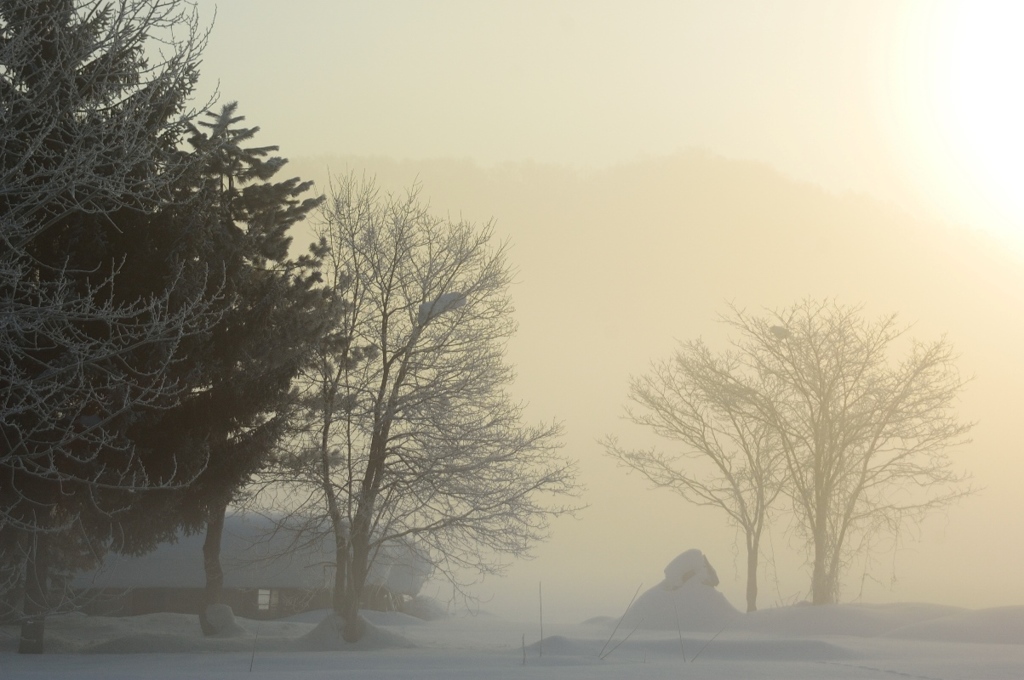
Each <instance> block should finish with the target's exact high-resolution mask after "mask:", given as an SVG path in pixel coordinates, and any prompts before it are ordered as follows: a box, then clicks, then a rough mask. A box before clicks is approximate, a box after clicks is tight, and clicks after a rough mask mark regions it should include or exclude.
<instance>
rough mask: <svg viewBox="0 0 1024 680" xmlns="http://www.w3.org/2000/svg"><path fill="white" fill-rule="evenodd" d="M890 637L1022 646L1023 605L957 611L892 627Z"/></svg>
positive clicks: (1023, 642)
mask: <svg viewBox="0 0 1024 680" xmlns="http://www.w3.org/2000/svg"><path fill="white" fill-rule="evenodd" d="M889 636H890V637H894V638H903V639H907V640H934V641H941V642H982V643H996V644H1012V645H1024V607H1020V606H1016V607H995V608H992V609H981V610H961V611H958V612H956V613H954V614H951V615H949V616H942V617H938V618H932V619H929V620H927V621H919V622H917V623H912V624H909V625H905V626H902V627H900V628H896V629H895V630H893V631H891V632H890V633H889Z"/></svg>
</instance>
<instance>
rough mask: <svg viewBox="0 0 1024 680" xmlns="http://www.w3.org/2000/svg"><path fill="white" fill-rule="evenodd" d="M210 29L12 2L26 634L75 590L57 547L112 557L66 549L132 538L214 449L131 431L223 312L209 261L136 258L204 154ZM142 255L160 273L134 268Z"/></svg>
mask: <svg viewBox="0 0 1024 680" xmlns="http://www.w3.org/2000/svg"><path fill="white" fill-rule="evenodd" d="M152 39H159V40H160V45H161V50H160V51H159V52H151V53H147V49H146V48H147V45H148V44H150V42H151V40H152ZM203 44H204V34H203V33H202V32H201V31H200V30H199V29H198V25H197V19H196V16H195V13H194V11H193V7H192V6H191V5H190V4H187V3H181V2H177V1H171V0H122V1H120V2H113V3H104V2H86V1H83V0H4V1H3V2H0V556H2V557H3V560H4V563H5V567H6V569H5V573H7V574H14V575H18V574H20V575H21V576H22V578H23V588H22V592H23V598H24V615H25V624H24V626H23V633H22V644H21V649H22V650H23V651H30V652H38V651H41V650H42V630H43V623H42V621H43V619H42V616H43V615H44V614H45V612H46V611H49V610H52V609H53V607H55V606H57V604H59V603H58V602H56V601H54V597H55V596H54V590H55V589H53V588H51V587H50V586H51V585H53V584H52V583H51V582H52V581H53V579H52V575H53V574H54V573H55V570H54V569H52V568H51V564H52V563H51V560H53V559H59V561H60V562H61V563H62V564H63V565H67V564H68V563H71V562H78V563H80V564H81V563H85V562H88V561H89V560H93V559H95V554H93V555H90V554H89V553H88V551H84V550H83V551H77V556H75V557H72V556H71V555H69V554H68V552H69V551H68V550H67V549H68V547H69V546H71V545H74V544H75V543H76V542H77V543H79V544H81V545H86V544H91V543H93V542H94V541H93V539H94V538H95V537H100V542H107V543H109V542H112V541H116V540H117V538H118V534H119V532H120V526H121V525H122V520H124V519H125V518H126V517H129V516H130V515H131V514H132V513H131V512H129V510H130V509H131V508H133V506H134V505H135V498H136V495H137V494H138V493H140V492H142V491H145V490H152V489H158V488H163V489H172V488H178V487H182V486H185V485H187V484H189V483H191V482H192V481H193V480H194V479H195V477H196V475H197V474H198V473H199V471H200V470H201V469H202V467H203V465H205V461H203V460H198V459H196V458H195V457H192V456H189V457H182V458H179V457H167V456H147V455H144V452H142V451H140V450H139V449H138V448H137V447H136V446H135V444H134V442H133V441H132V438H131V436H130V430H131V429H132V428H133V427H134V426H135V424H136V423H137V421H138V419H139V418H140V417H141V415H142V414H144V413H146V412H150V411H154V410H160V409H164V408H168V407H170V406H173V405H174V404H175V403H177V402H178V400H179V398H180V396H181V395H182V394H183V392H184V391H185V390H186V389H187V385H184V384H182V383H179V382H176V381H175V380H174V379H173V378H172V377H171V375H172V370H171V369H172V368H173V367H174V366H175V364H176V362H178V361H179V360H180V359H181V358H182V353H181V349H182V342H183V341H185V340H187V339H188V338H190V337H194V336H197V335H199V334H202V333H204V332H205V331H206V330H207V329H208V328H209V327H210V326H211V325H212V323H213V321H215V320H216V315H217V311H216V310H215V309H214V308H213V306H211V305H210V300H209V299H207V298H205V297H204V296H201V295H194V294H193V292H192V290H191V286H190V285H188V279H190V278H192V279H195V278H196V276H197V274H198V272H199V271H200V270H201V269H202V268H201V267H200V265H199V263H185V262H168V261H167V259H166V258H165V257H164V256H163V255H162V254H160V253H158V252H153V253H150V255H152V258H153V259H151V260H150V261H148V262H142V261H139V260H138V259H136V256H137V255H138V253H137V252H135V253H133V255H132V258H129V257H128V254H129V252H130V251H132V250H133V248H134V246H133V245H132V243H131V241H132V239H138V237H139V233H137V232H136V231H135V230H136V229H145V228H146V224H147V219H148V217H149V216H151V215H152V214H153V213H154V211H156V210H157V209H158V208H159V207H160V206H161V205H163V204H164V203H166V201H167V199H168V197H169V195H170V188H171V187H172V186H173V185H174V184H175V183H177V182H178V181H180V179H181V177H182V175H183V173H184V172H185V171H186V170H187V167H186V166H183V165H182V164H183V163H185V162H188V160H189V159H187V158H185V157H183V155H182V154H180V153H179V152H178V151H177V149H176V145H177V143H178V142H179V141H180V139H181V138H182V135H183V133H184V132H185V130H186V129H187V124H188V121H189V118H190V112H189V111H188V110H187V100H188V97H189V96H190V94H191V92H192V89H193V85H194V83H195V80H196V77H197V66H198V63H199V55H200V52H201V49H202V47H203ZM129 223H130V224H132V225H133V226H132V228H131V229H127V228H126V225H127V224H129ZM143 238H144V236H143ZM154 263H157V264H154ZM129 267H137V268H143V269H146V270H148V271H150V275H149V276H147V277H145V279H144V280H140V282H138V283H135V284H132V285H122V284H124V283H126V281H127V280H128V279H129V278H130V277H129V276H128V275H127V274H126V269H127V268H129ZM203 276H205V272H204V273H203ZM58 538H59V542H58V541H57V539H58ZM85 538H88V539H89V540H85ZM79 539H82V540H79ZM11 565H13V568H12V566H11Z"/></svg>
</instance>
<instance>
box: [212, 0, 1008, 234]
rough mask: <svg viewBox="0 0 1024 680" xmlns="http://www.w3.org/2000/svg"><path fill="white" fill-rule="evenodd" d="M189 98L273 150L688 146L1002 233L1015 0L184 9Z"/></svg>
mask: <svg viewBox="0 0 1024 680" xmlns="http://www.w3.org/2000/svg"><path fill="white" fill-rule="evenodd" d="M199 5H200V7H201V10H202V11H203V16H204V17H207V18H212V16H213V11H214V8H216V12H217V19H216V23H215V26H214V31H213V34H212V36H211V39H210V44H209V48H208V49H207V51H206V59H205V62H204V74H205V75H204V86H205V87H206V88H207V89H208V88H210V87H212V86H214V85H215V83H216V82H217V81H219V83H220V89H221V92H222V95H223V97H224V98H225V99H228V100H232V99H237V100H239V101H240V103H241V106H242V109H241V110H242V111H243V112H248V113H249V117H250V120H252V121H253V122H257V123H258V124H259V125H260V126H261V127H262V128H263V129H264V130H265V132H266V135H267V137H268V138H270V139H273V140H275V142H276V143H278V144H280V146H281V147H282V150H283V151H284V153H286V154H288V155H289V156H291V157H295V156H305V155H311V154H324V153H340V154H357V155H384V156H390V157H395V158H434V157H454V158H469V159H473V160H475V161H477V162H481V163H485V164H491V163H496V162H501V161H508V160H523V159H533V160H536V161H545V162H547V161H552V162H558V163H566V164H570V165H573V166H578V167H591V166H601V165H607V164H610V163H613V162H617V161H622V160H633V159H635V158H637V157H641V156H645V155H660V154H664V153H669V152H673V151H676V150H679V149H684V148H688V147H693V146H697V147H703V148H707V149H709V150H711V151H713V152H715V153H719V154H722V155H725V156H727V157H730V158H740V159H752V160H760V161H764V162H767V163H770V164H771V165H773V166H775V167H777V168H779V169H780V170H782V171H784V172H786V173H788V174H790V175H792V176H794V177H796V178H800V179H806V180H810V181H813V182H815V183H818V184H821V185H822V186H824V187H827V188H829V189H833V190H840V191H843V190H853V191H863V192H867V193H869V194H872V195H875V196H878V197H880V198H885V199H889V200H893V201H897V202H898V203H900V204H901V205H903V206H904V207H906V208H908V209H910V210H913V211H914V212H915V213H918V214H925V215H930V216H940V217H942V218H943V219H944V220H947V221H952V222H960V223H968V224H973V225H977V226H979V227H985V228H992V229H999V230H1001V231H1002V232H1003V233H1012V232H1014V231H1017V232H1020V230H1021V229H1022V225H1024V198H1022V197H1021V194H1022V193H1024V192H1020V191H1018V190H1017V187H1019V186H1020V185H1021V182H1022V180H1024V168H1022V165H1021V163H1020V162H1019V159H1020V158H1021V157H1022V156H1024V132H1022V126H1021V125H1020V124H1019V121H1020V120H1024V94H1022V92H1024V90H1022V89H1021V88H1020V87H1019V71H1020V66H1021V65H1022V64H1024V41H1020V40H1018V39H1017V37H1018V36H1017V34H1016V32H1015V29H1016V28H1017V27H1019V26H1020V25H1021V24H1022V19H1024V5H1021V3H1018V2H1014V1H1013V0H1006V1H1004V2H992V1H989V2H985V1H984V0H973V1H970V2H968V1H964V2H955V1H947V2H940V1H932V2H918V1H902V2H901V1H898V0H876V1H872V0H858V1H857V2H850V1H843V2H832V1H829V0H806V1H789V2H786V1H777V2H761V1H759V0H752V1H714V2H711V1H707V2H685V1H682V0H676V1H670V2H633V3H622V2H610V1H609V2H601V1H598V0H581V1H578V2H574V1H564V0H563V1H558V0H555V1H550V2H539V1H537V2H531V1H526V2H497V1H493V2H478V1H476V0H465V1H461V0H459V1H456V0H447V1H444V0H442V1H439V2H425V1H421V2H413V1H406V2H387V1H385V2H350V1H342V2H339V1H337V0H293V1H292V2H289V3H288V5H287V9H286V8H285V6H284V5H283V4H282V3H280V2H277V1H276V0H220V1H219V2H218V1H216V0H200V2H199Z"/></svg>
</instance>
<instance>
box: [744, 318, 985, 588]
mask: <svg viewBox="0 0 1024 680" xmlns="http://www.w3.org/2000/svg"><path fill="white" fill-rule="evenodd" d="M726 322H727V323H728V324H729V325H731V326H732V327H733V328H734V329H736V330H737V331H738V332H739V333H740V337H739V339H738V340H736V342H735V344H736V347H737V349H738V351H739V352H740V354H741V356H742V357H743V359H744V363H745V364H746V368H747V369H748V375H754V376H756V380H757V384H753V383H752V381H751V380H747V381H746V382H747V385H746V386H747V388H748V389H749V390H751V392H753V393H756V394H755V395H754V396H753V403H754V404H755V405H756V412H757V413H758V414H759V417H760V418H762V420H763V421H764V423H765V424H766V425H768V426H769V427H771V428H772V430H773V431H774V432H775V435H776V436H777V437H778V441H779V443H780V445H781V446H782V450H783V452H784V454H785V457H786V462H787V467H788V471H789V481H788V484H787V488H788V491H789V495H790V496H791V497H792V499H793V506H794V509H795V512H796V516H797V519H798V521H799V525H800V526H801V527H802V530H803V531H804V532H805V533H806V537H807V539H808V541H809V544H810V545H809V547H810V549H811V552H812V564H813V571H812V576H811V601H812V603H814V604H825V603H831V602H835V601H837V599H838V596H839V589H840V581H841V577H842V572H843V569H844V568H845V567H846V566H847V565H848V564H849V561H850V559H851V558H852V556H853V552H854V551H853V550H852V549H851V545H853V542H854V540H855V539H856V538H857V537H860V538H861V539H870V538H871V536H873V535H875V534H877V533H878V532H879V531H888V532H892V533H893V534H898V532H899V531H900V528H901V525H902V524H903V523H905V522H916V521H919V520H920V519H921V518H923V517H924V516H925V515H927V514H928V513H929V512H930V511H933V510H936V509H939V508H943V507H947V506H948V505H949V504H951V503H953V502H955V501H957V500H959V499H960V498H962V497H963V496H964V495H966V494H968V493H970V486H969V485H968V484H966V482H967V477H966V475H965V474H963V473H959V472H957V471H955V470H954V469H953V464H952V461H951V460H950V458H949V456H948V453H947V451H948V449H949V448H950V447H953V446H956V445H959V444H962V443H965V442H966V441H967V435H968V433H969V432H970V429H971V424H970V423H963V422H961V421H960V420H959V419H958V418H957V415H956V413H955V411H954V404H955V402H956V400H957V398H958V397H959V395H960V393H961V391H962V390H963V380H962V379H961V378H960V375H959V372H958V371H957V369H956V365H955V358H956V357H955V354H954V352H953V348H952V346H951V345H950V343H949V342H948V341H947V340H946V339H945V338H941V339H939V340H937V341H934V342H931V343H922V342H918V341H916V340H908V341H907V348H908V351H907V353H906V354H905V355H904V356H903V358H902V359H900V360H899V361H897V362H896V363H891V354H892V353H893V349H894V347H893V345H894V344H895V343H897V341H900V340H901V339H903V336H904V335H905V333H906V331H907V328H906V327H903V326H900V325H898V324H897V321H896V316H895V315H889V316H884V317H881V318H879V319H877V320H875V321H868V320H865V319H864V318H863V317H862V313H861V309H860V308H859V307H846V306H842V305H839V304H836V303H835V302H831V301H815V300H804V301H802V302H800V303H798V304H795V305H793V306H791V307H789V308H786V309H783V310H780V311H777V312H773V313H771V314H768V315H765V316H763V317H754V316H750V315H748V314H746V313H745V312H743V311H742V310H737V309H735V308H734V309H733V310H732V315H731V316H730V317H728V318H727V319H726ZM737 380H738V381H739V380H743V379H742V378H737ZM761 386H768V387H769V389H768V390H765V389H762V388H761Z"/></svg>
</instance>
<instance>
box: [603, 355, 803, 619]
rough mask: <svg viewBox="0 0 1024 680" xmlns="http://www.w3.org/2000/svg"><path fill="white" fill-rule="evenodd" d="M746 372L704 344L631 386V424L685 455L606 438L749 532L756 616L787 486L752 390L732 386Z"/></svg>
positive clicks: (650, 475) (613, 449) (656, 476)
mask: <svg viewBox="0 0 1024 680" xmlns="http://www.w3.org/2000/svg"><path fill="white" fill-rule="evenodd" d="M739 368H740V358H739V357H738V356H737V355H736V354H734V353H726V354H724V355H722V356H720V357H715V356H714V355H712V353H711V351H710V350H709V349H708V347H707V346H706V345H705V344H704V343H703V342H700V341H697V342H691V343H687V344H684V345H682V346H681V347H680V348H679V349H678V350H677V351H676V353H675V354H674V355H673V356H672V358H671V359H669V360H668V361H662V362H659V363H656V364H654V365H653V366H652V367H651V370H650V372H649V373H647V374H646V375H643V376H641V377H639V378H633V379H632V380H631V381H630V385H629V400H630V401H631V402H632V403H633V404H634V408H627V409H626V417H627V419H629V420H631V421H633V422H634V423H636V424H638V425H641V426H644V427H648V428H650V429H651V430H653V431H654V432H655V433H657V434H658V435H659V436H661V437H664V438H666V439H669V440H671V441H672V442H675V443H677V444H678V445H679V446H680V447H681V448H680V449H679V450H676V451H672V452H670V453H666V452H662V451H659V450H657V449H653V448H652V449H625V448H623V447H622V446H620V445H619V442H618V440H617V439H616V438H614V437H607V438H605V440H604V442H603V444H604V447H605V450H606V451H607V453H608V454H609V455H610V456H612V457H613V458H616V459H617V460H618V461H619V462H620V463H621V464H623V465H625V466H626V467H628V468H630V469H632V470H635V471H637V472H639V473H640V474H642V475H643V476H644V477H646V478H647V479H648V480H649V481H650V482H651V483H652V484H653V485H654V486H655V487H658V488H665V489H671V490H673V491H675V492H677V493H678V494H679V495H681V496H682V497H683V498H685V499H686V500H687V501H689V502H691V503H695V504H697V505H705V506H710V507H716V508H719V509H721V510H723V511H724V512H725V513H726V515H728V517H729V520H730V521H731V522H733V523H735V524H736V526H738V527H739V528H740V529H742V530H743V533H744V537H745V543H746V552H747V587H746V598H747V611H754V610H755V609H757V572H758V562H759V555H760V550H761V547H760V546H761V535H762V532H763V530H764V528H765V523H766V521H767V520H768V518H769V511H770V510H771V507H772V504H773V503H774V502H775V500H776V499H777V498H778V496H779V494H780V493H781V491H782V488H783V483H784V481H785V460H784V457H783V454H782V448H781V446H780V445H779V442H778V438H777V436H776V435H775V434H774V432H773V431H772V429H771V428H770V427H768V426H767V425H766V424H765V423H764V422H763V420H762V419H760V418H758V417H757V416H756V415H755V414H752V413H751V409H750V407H749V406H750V405H749V402H748V393H747V392H746V390H737V389H736V385H735V384H734V383H733V381H732V380H730V379H729V376H731V375H732V374H733V373H734V372H736V371H737V370H738V369H739Z"/></svg>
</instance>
